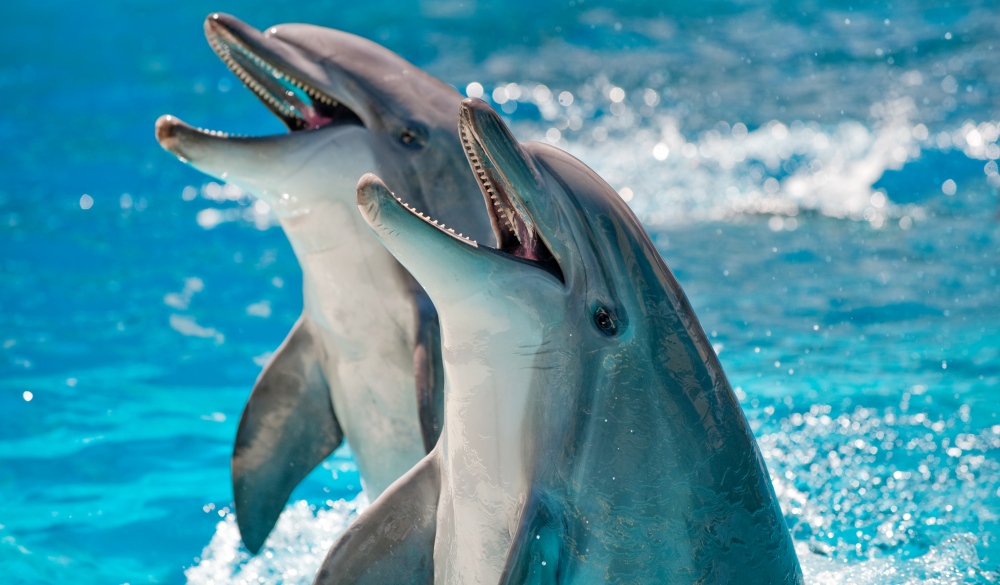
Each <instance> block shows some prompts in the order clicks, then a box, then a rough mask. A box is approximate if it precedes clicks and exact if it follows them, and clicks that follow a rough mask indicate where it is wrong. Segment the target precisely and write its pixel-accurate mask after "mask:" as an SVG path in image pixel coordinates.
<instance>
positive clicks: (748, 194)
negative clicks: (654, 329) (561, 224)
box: [0, 0, 1000, 585]
mask: <svg viewBox="0 0 1000 585" xmlns="http://www.w3.org/2000/svg"><path fill="white" fill-rule="evenodd" d="M362 4H363V5H362ZM210 10H224V11H228V12H231V13H233V14H236V15H237V16H239V17H241V18H243V19H244V20H246V21H248V22H249V23H251V24H253V25H255V26H258V27H265V26H267V25H270V24H275V23H280V22H290V21H301V22H311V23H316V24H323V25H327V26H334V27H338V28H342V29H345V30H349V31H352V32H355V33H357V34H361V35H363V36H366V37H368V38H372V39H374V40H377V41H379V42H381V43H383V44H385V45H387V46H389V47H390V48H392V49H394V50H396V51H398V52H400V53H401V54H403V55H404V56H406V57H407V58H409V59H411V60H412V61H414V62H415V63H417V64H418V65H420V66H422V67H425V68H427V69H428V70H430V71H431V72H432V73H434V74H435V75H438V76H439V77H441V78H443V79H445V80H446V81H448V82H450V83H452V84H454V85H455V86H456V87H458V88H459V89H460V90H462V91H468V92H470V93H473V94H478V93H479V92H480V91H481V92H483V94H484V95H485V96H486V97H488V98H490V99H492V100H493V103H494V104H495V105H496V106H497V107H498V108H501V109H502V110H503V111H504V112H505V114H506V115H507V116H508V118H509V120H510V121H511V123H512V124H513V126H514V128H515V131H516V132H517V134H518V135H519V136H520V137H522V138H524V139H541V140H549V141H551V142H555V143H556V144H558V145H559V146H561V147H563V148H566V149H568V150H570V151H571V152H573V153H574V154H576V155H578V156H580V157H581V158H583V159H584V160H585V162H587V163H588V164H590V165H591V166H593V167H594V168H595V169H596V170H598V172H600V173H601V174H602V175H603V176H604V177H606V178H607V179H608V180H609V182H610V183H611V184H612V186H614V187H615V188H616V189H619V190H620V192H621V194H622V196H623V198H625V199H627V200H628V201H629V203H630V204H631V205H632V206H633V208H634V209H635V211H636V213H637V214H639V216H640V217H641V218H642V219H643V221H644V222H645V223H646V225H647V226H648V228H649V230H650V232H651V234H652V236H653V238H654V240H655V241H656V243H657V245H658V247H659V249H660V250H661V252H662V253H663V255H664V258H665V259H666V260H667V262H668V264H669V265H670V266H671V267H672V268H673V270H674V271H675V273H676V274H677V277H678V279H679V280H680V282H681V283H682V285H683V286H684V288H685V290H686V291H687V293H688V295H689V297H690V298H691V301H692V304H693V305H694V308H695V310H696V311H697V313H698V315H699V317H700V318H701V321H702V324H703V325H704V327H705V329H706V331H708V332H709V334H710V335H711V336H712V339H713V342H714V343H715V344H716V350H717V351H718V352H719V356H720V358H721V360H722V363H723V365H724V367H725V368H726V371H727V373H728V375H729V377H730V380H731V381H732V383H733V386H734V387H737V388H738V391H737V393H738V395H739V397H740V400H741V402H742V404H743V406H744V409H745V410H746V413H747V416H748V418H749V419H750V421H751V424H752V426H753V428H754V430H755V432H756V433H757V437H758V440H759V441H760V444H761V447H762V449H763V452H764V456H765V458H766V460H767V464H768V466H769V469H770V471H771V474H772V477H773V478H774V483H775V488H776V490H777V491H778V494H779V499H780V500H781V502H782V506H783V509H784V511H785V514H786V520H787V521H788V523H789V526H790V529H791V531H792V533H793V535H794V537H795V538H796V541H797V543H798V545H799V549H800V557H801V559H802V562H803V565H804V568H805V570H806V574H807V577H809V579H810V581H812V582H815V583H838V584H839V583H871V584H875V583H919V582H930V583H990V582H997V581H998V580H1000V576H998V575H1000V553H998V546H1000V544H998V541H997V539H998V536H1000V416H998V414H1000V400H998V396H1000V394H998V393H1000V275H998V271H1000V255H998V245H1000V223H998V217H1000V216H998V212H1000V195H998V189H1000V178H998V174H997V166H996V159H998V158H1000V146H998V145H997V137H998V134H1000V68H998V67H996V63H997V62H1000V34H998V33H1000V12H997V10H996V7H995V6H994V5H993V4H992V3H990V2H985V1H984V2H965V3H951V4H948V3H941V2H931V1H920V2H909V3H899V5H896V4H893V5H888V4H884V3H878V4H875V3H850V2H829V3H826V4H825V5H824V4H822V3H818V2H795V3H793V2H781V3H770V2H740V3H722V2H703V3H680V2H676V3H665V2H655V3H654V2H630V3H624V2H612V3H607V4H598V3H596V2H592V1H591V0H587V1H585V2H581V1H579V0H576V1H569V2H563V3H559V4H558V5H557V4H555V3H552V4H544V3H538V2H527V1H516V2H507V3H502V4H501V3H485V2H482V3H476V2H459V1H455V0H423V1H422V2H418V3H407V4H405V5H403V4H401V5H396V4H395V3H392V2H387V1H381V2H368V3H343V2H309V3H299V4H297V5H287V6H282V5H279V4H276V3H264V2H240V3H237V2H231V1H228V2H219V3H216V4H212V5H196V3H194V2H170V3H167V2H142V3H140V2H120V1H119V2H104V3H98V4H94V3H69V2H63V3H58V4H56V3H48V4H46V5H38V6H35V5H31V4H29V3H16V4H14V5H11V6H7V7H5V9H4V10H3V15H4V17H5V18H4V24H5V27H4V34H3V35H0V90H2V92H3V95H4V99H3V101H2V107H0V141H2V142H0V143H2V144H3V145H4V146H3V150H2V155H3V156H0V177H2V180H0V567H2V568H3V576H2V577H0V581H2V582H4V583H50V582H63V581H72V582H75V583H126V582H127V583H132V584H133V585H134V584H136V583H166V582H169V583H173V582H183V581H185V580H188V581H190V582H192V583H210V582H213V581H214V582H216V583H218V582H265V583H277V582H283V583H302V582H309V581H310V580H311V576H312V573H313V571H314V570H315V567H316V566H317V564H318V563H319V560H320V559H321V557H322V555H323V553H324V552H325V550H326V548H327V547H328V546H329V544H330V543H331V542H332V540H333V539H334V538H335V537H336V534H337V532H338V531H339V530H341V529H342V528H343V526H344V524H345V523H346V522H347V521H349V519H350V518H351V517H352V515H353V514H354V513H356V510H357V509H358V507H360V506H363V505H364V499H363V496H361V498H360V499H359V500H353V501H352V499H353V498H354V497H355V496H356V495H357V494H358V493H359V490H360V484H359V481H358V476H357V472H356V469H355V468H354V467H353V464H352V462H351V459H350V452H349V450H346V449H342V450H341V451H338V453H337V454H335V456H334V457H333V458H331V460H330V461H328V462H327V463H326V464H325V465H324V466H323V467H322V468H320V469H318V470H317V471H316V472H314V473H313V474H312V475H311V476H310V477H309V478H308V480H307V481H306V482H305V483H304V484H303V485H302V486H301V487H300V489H299V490H298V491H297V492H296V493H295V494H294V495H293V498H292V501H293V503H292V504H291V505H290V508H289V509H288V510H287V511H286V514H285V515H284V516H283V518H282V520H281V523H280V524H279V526H278V528H277V530H276V532H275V534H274V535H273V536H272V539H271V541H269V543H268V544H269V546H268V548H267V549H266V551H265V553H264V554H263V555H262V556H260V557H257V558H255V559H252V560H251V559H250V558H249V557H248V555H247V554H246V552H245V551H242V550H241V549H239V548H238V537H237V536H236V530H235V525H234V523H233V520H232V517H231V514H230V513H229V507H230V506H231V494H230V487H229V468H228V463H229V454H230V449H231V443H232V438H233V436H234V434H235V427H236V422H237V420H238V416H239V413H240V410H241V408H242V406H243V403H244V401H245V399H246V397H247V395H248V393H249V389H250V387H251V385H252V383H253V380H254V378H255V377H256V375H257V373H258V371H259V369H260V364H261V363H263V361H264V360H266V358H267V355H268V352H270V351H272V350H273V349H274V348H275V347H276V346H277V345H278V344H279V343H280V341H281V339H282V338H283V337H284V335H285V333H286V332H287V331H288V329H289V327H290V326H291V324H292V322H293V321H294V319H295V318H296V317H297V315H298V313H299V311H300V309H301V282H300V278H301V275H300V272H299V270H298V267H297V265H296V263H295V259H294V256H293V254H292V252H291V249H290V248H289V246H288V244H287V242H286V240H285V238H284V236H283V234H282V232H281V230H280V229H279V228H277V227H275V226H274V222H273V220H272V218H271V216H270V214H269V212H268V210H267V209H265V208H259V207H254V206H253V202H252V201H249V200H248V199H247V198H246V196H245V195H242V194H241V192H240V191H239V190H238V189H234V188H232V187H228V186H221V185H218V184H214V183H212V182H211V181H210V180H209V179H208V178H207V177H204V176H202V175H200V174H198V173H196V172H195V171H193V170H191V169H189V168H187V167H185V166H183V165H181V164H180V163H179V162H177V161H176V160H174V159H173V158H172V157H170V156H168V155H167V154H166V153H164V152H162V151H161V150H160V148H159V147H158V146H157V144H156V142H155V141H154V139H153V132H152V124H153V122H154V120H155V119H156V117H157V116H158V115H160V114H163V113H173V114H177V115H179V116H181V117H182V118H183V119H185V120H187V121H188V122H191V123H193V124H195V125H199V126H207V127H211V128H217V129H222V130H226V131H231V132H240V133H248V134H269V133H276V132H281V131H283V130H282V127H281V125H280V124H279V123H278V122H277V121H276V120H275V119H274V118H273V117H272V116H271V115H270V114H268V113H267V111H266V110H265V109H264V108H263V107H262V106H261V105H260V104H259V103H258V102H257V100H256V99H255V98H254V97H253V96H252V95H251V94H250V92H247V91H245V90H243V89H242V88H241V87H240V86H239V84H238V82H237V81H236V80H235V79H234V78H233V77H232V76H231V75H230V74H229V73H228V71H227V70H226V69H225V67H224V66H223V65H222V64H221V63H220V62H219V61H218V60H217V59H216V58H215V57H214V55H213V53H212V52H211V50H210V49H209V48H208V46H207V44H206V43H205V42H204V40H203V37H202V33H201V21H202V19H203V18H204V16H205V15H206V14H207V13H208V12H209V11H210ZM570 98H572V99H570ZM206 210H207V211H206Z"/></svg>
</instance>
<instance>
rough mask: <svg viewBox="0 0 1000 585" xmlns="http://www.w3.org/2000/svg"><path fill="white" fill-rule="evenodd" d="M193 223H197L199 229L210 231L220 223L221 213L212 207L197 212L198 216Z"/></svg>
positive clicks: (221, 219)
mask: <svg viewBox="0 0 1000 585" xmlns="http://www.w3.org/2000/svg"><path fill="white" fill-rule="evenodd" d="M195 221H196V222H198V225H200V226H201V227H203V228H205V229H206V230H210V229H212V228H214V227H215V226H217V225H219V224H220V223H222V221H223V217H222V212H221V211H219V210H218V209H215V208H212V207H209V208H208V209H202V210H201V211H199V212H198V215H196V216H195Z"/></svg>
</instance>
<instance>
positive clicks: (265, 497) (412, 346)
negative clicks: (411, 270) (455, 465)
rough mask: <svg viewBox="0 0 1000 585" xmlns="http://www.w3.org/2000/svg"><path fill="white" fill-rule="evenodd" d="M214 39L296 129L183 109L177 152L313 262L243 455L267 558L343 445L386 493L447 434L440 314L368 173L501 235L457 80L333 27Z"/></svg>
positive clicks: (247, 501)
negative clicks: (260, 212) (306, 487)
mask: <svg viewBox="0 0 1000 585" xmlns="http://www.w3.org/2000/svg"><path fill="white" fill-rule="evenodd" d="M205 34H206V36H207V37H208V41H209V44H210V45H211V46H212V48H213V49H214V50H215V52H216V53H217V54H218V55H219V57H220V58H222V60H223V61H224V62H225V63H226V64H227V65H228V66H229V68H230V69H231V70H232V71H233V72H234V73H235V74H236V75H237V76H238V77H239V78H240V79H241V80H242V81H243V83H244V84H245V85H246V86H247V87H248V88H250V89H251V90H252V91H253V92H254V93H255V94H256V95H257V96H258V97H259V98H260V99H261V101H262V102H263V103H264V104H265V105H266V106H267V107H268V108H269V109H270V110H271V111H272V112H273V113H274V114H276V115H277V116H278V117H279V118H280V119H281V120H282V121H283V122H284V123H285V125H286V126H287V127H288V128H289V131H290V132H289V133H288V134H282V135H277V136H266V137H255V138H241V137H231V136H228V135H226V134H225V133H223V132H217V131H208V130H200V129H195V128H192V127H191V126H189V125H187V124H185V123H183V122H181V121H180V120H178V119H177V118H174V117H172V116H163V117H161V118H160V119H159V120H158V121H157V123H156V137H157V139H158V140H159V142H160V144H161V145H162V146H163V147H164V148H165V149H167V150H168V151H170V152H172V153H173V154H175V155H177V156H178V157H179V158H180V159H181V160H182V161H184V162H187V163H189V164H191V165H192V166H194V167H195V168H197V169H199V170H201V171H203V172H205V173H208V174H209V175H212V176H214V177H218V178H220V179H223V180H225V181H228V182H230V183H234V184H236V185H238V186H240V187H242V188H244V189H246V190H247V191H248V192H249V193H250V194H251V195H253V196H255V197H257V198H259V199H260V200H262V201H265V202H266V203H268V204H269V205H270V207H271V208H272V209H273V210H274V212H275V213H276V215H277V216H278V218H279V220H280V223H281V226H282V227H283V228H284V231H285V233H286V234H287V236H288V238H289V241H290V242H291V245H292V248H293V249H294V251H295V254H296V257H297V259H298V261H299V263H300V264H301V266H302V272H303V278H304V286H303V289H304V296H305V299H304V308H303V312H302V316H301V318H300V319H299V320H298V322H297V323H296V324H295V326H294V328H293V329H292V331H291V333H289V335H288V337H287V338H286V340H285V342H284V343H283V344H282V346H281V347H280V348H279V349H278V350H277V352H276V353H275V354H274V356H273V357H272V359H271V361H270V363H269V364H268V365H267V367H266V368H265V369H264V370H263V372H262V373H261V375H260V377H259V378H258V380H257V382H256V384H255V385H254V388H253V391H252V393H251V396H250V399H249V401H248V403H247V405H246V408H245V410H244V412H243V416H242V418H241V420H240V425H239V431H238V434H237V437H236V444H235V448H234V451H233V459H232V474H233V492H234V497H235V506H236V516H237V520H238V524H239V528H240V533H241V535H242V537H243V542H244V544H245V545H246V547H247V548H248V549H249V550H250V551H252V552H254V553H256V552H257V551H259V550H260V548H261V546H262V545H263V543H264V540H265V539H266V537H267V535H268V534H269V533H270V531H271V529H272V528H273V526H274V524H275V522H276V521H277V519H278V516H279V515H280V513H281V511H282V509H283V508H284V505H285V503H286V501H287V499H288V497H289V495H290V494H291V492H292V490H293V489H294V487H295V486H296V485H297V484H298V483H299V482H300V481H301V480H302V478H303V477H305V475H306V474H307V473H308V472H309V471H310V470H311V469H313V468H314V467H315V466H316V465H317V464H319V463H320V462H321V461H322V460H323V459H324V458H325V457H327V456H328V455H329V454H330V453H331V452H333V450H334V449H336V448H337V446H338V445H340V443H341V441H342V440H343V439H344V438H346V439H347V441H348V443H349V444H350V446H351V448H352V450H353V452H354V456H355V459H356V460H357V463H358V467H359V469H360V472H361V476H362V479H363V481H364V485H365V489H366V491H367V492H368V494H369V497H371V498H372V499H374V498H375V497H376V496H378V494H380V493H381V492H382V491H383V490H384V489H385V488H386V487H388V486H389V485H390V484H391V483H392V482H393V481H394V480H395V479H396V478H398V477H399V476H401V475H402V474H404V473H405V472H406V471H408V470H409V469H410V468H411V467H412V466H413V465H414V464H416V463H417V462H418V461H420V459H421V458H422V457H423V456H424V455H425V454H426V453H427V451H428V450H429V449H430V448H431V447H433V445H434V444H435V442H436V440H437V436H438V433H439V431H440V418H441V414H440V411H441V408H442V405H441V391H442V384H443V382H442V374H441V365H440V344H439V341H438V322H437V314H436V312H435V310H434V307H433V305H432V304H431V303H430V301H429V300H428V299H427V296H426V294H425V293H424V292H423V290H422V289H421V288H420V286H419V285H417V284H416V282H415V281H414V280H413V279H412V277H410V275H409V274H408V273H406V271H405V270H403V269H402V268H401V267H400V266H399V263H398V262H397V261H396V260H395V259H394V258H393V257H392V256H391V254H389V252H387V251H386V250H385V248H384V247H383V246H382V245H381V244H380V243H379V242H378V240H377V239H376V238H375V237H374V236H373V235H372V233H371V230H370V229H369V227H368V226H367V225H366V224H365V222H364V220H363V219H362V218H361V217H360V216H359V215H358V212H357V208H356V185H357V180H358V177H360V176H361V175H363V174H364V173H365V172H370V171H377V172H379V173H380V174H382V175H383V176H384V177H385V178H386V181H387V182H388V183H389V184H390V185H393V186H394V188H396V189H399V190H400V192H405V193H407V197H408V201H409V203H410V204H412V205H413V206H414V207H416V208H418V209H421V210H423V211H426V212H428V213H431V214H433V215H434V216H435V217H440V218H447V220H448V221H449V223H452V222H453V223H455V224H458V225H461V226H462V228H463V230H465V231H466V232H467V233H472V234H477V235H478V236H479V237H489V236H490V234H491V229H490V223H489V217H488V214H487V213H486V212H485V211H484V210H483V206H482V202H481V200H480V197H479V195H478V194H477V193H476V191H475V179H474V178H473V177H471V176H469V173H468V170H467V168H468V167H467V164H468V163H467V162H466V160H465V156H464V152H463V147H462V145H461V142H460V139H459V136H458V134H457V132H456V129H455V124H454V112H455V111H456V110H457V108H458V107H459V103H460V101H461V99H462V98H461V96H460V95H459V94H458V93H457V92H456V91H455V90H454V89H453V88H451V87H450V86H448V85H446V84H444V83H442V82H441V81H438V80H437V79H435V78H433V77H431V76H430V75H427V74H426V73H424V72H423V71H421V70H420V69H418V68H417V67H414V66H413V65H411V64H410V63H408V62H406V61H405V60H403V59H402V58H400V57H399V56H398V55H396V54H394V53H392V52H391V51H389V50H388V49H385V48H384V47H381V46H379V45H377V44H375V43H373V42H370V41H367V40H365V39H362V38H359V37H356V36H354V35H351V34H348V33H344V32H340V31H336V30H331V29H327V28H322V27H318V26H310V25H304V24H285V25H279V26H275V27H271V28H268V29H267V30H266V31H264V32H263V33H262V32H260V31H258V30H256V29H254V28H252V27H250V26H249V25H247V24H245V23H243V22H241V21H239V20H237V19H236V18H234V17H232V16H228V15H224V14H212V15H210V16H209V17H208V18H207V20H206V21H205ZM442 186H444V187H442ZM428 194H433V197H430V196H428Z"/></svg>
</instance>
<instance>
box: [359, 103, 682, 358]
mask: <svg viewBox="0 0 1000 585" xmlns="http://www.w3.org/2000/svg"><path fill="white" fill-rule="evenodd" d="M459 135H460V137H461V140H462V143H463V146H464V148H465V153H466V157H467V159H468V161H469V164H470V165H471V167H472V170H473V174H474V175H475V177H476V179H477V183H478V184H479V188H480V190H481V191H482V193H483V196H484V197H485V200H486V206H487V208H488V211H489V216H490V219H491V224H492V228H493V231H494V237H495V239H496V241H497V247H496V248H491V247H487V246H484V245H481V243H480V242H473V241H472V240H470V239H467V238H462V237H457V235H455V234H452V233H450V232H448V231H447V230H442V229H441V228H440V227H439V226H437V225H435V224H434V222H433V220H430V219H429V218H424V217H422V216H421V214H419V213H417V212H415V211H413V210H410V209H407V208H406V206H405V204H403V203H402V202H401V201H397V200H396V199H395V198H394V197H393V196H392V195H391V194H390V193H389V191H388V189H387V188H385V186H383V185H381V184H380V183H379V181H378V180H377V179H376V178H374V177H370V176H369V177H366V178H364V179H362V181H361V183H360V184H359V191H358V198H359V199H358V201H359V205H360V206H361V209H362V213H363V214H364V215H365V217H366V219H367V220H368V222H369V223H370V224H371V225H372V226H373V227H374V228H375V231H376V234H377V235H379V237H380V238H381V239H382V240H383V243H385V244H386V245H387V246H388V247H389V249H390V251H392V252H393V254H394V255H395V256H396V257H397V258H398V259H399V260H400V261H401V262H402V263H403V264H404V266H406V267H407V268H408V269H409V270H410V272H411V273H412V274H413V275H414V277H416V278H417V280H418V281H420V283H421V285H422V286H424V288H425V289H426V290H427V292H428V294H430V296H431V298H432V299H433V300H435V303H436V304H437V305H438V306H439V307H441V309H440V310H439V312H440V314H441V319H442V324H443V325H445V323H446V322H447V321H454V322H455V323H461V322H463V321H464V320H465V317H467V316H471V315H479V316H480V317H479V318H478V319H473V320H472V323H475V324H476V326H478V325H481V324H484V318H485V316H490V315H499V317H498V318H499V319H501V320H504V319H506V320H510V319H511V317H510V316H511V315H522V317H523V319H522V320H523V322H524V324H525V326H526V327H530V328H533V329H535V330H537V331H536V332H535V333H536V335H535V337H536V338H537V339H539V340H543V339H548V338H552V337H554V336H560V335H566V336H569V335H570V334H572V335H574V336H575V337H574V345H575V346H576V347H578V348H585V349H586V350H587V351H591V350H592V351H600V352H605V351H608V352H613V351H614V348H613V346H614V345H615V344H619V345H620V344H622V343H627V342H628V341H629V340H631V339H633V338H634V336H635V333H636V330H640V329H645V328H649V327H656V326H657V325H658V324H652V323H650V322H649V319H648V317H649V316H650V315H658V314H661V313H664V312H667V311H668V307H669V306H673V305H676V304H677V303H678V302H681V303H686V300H683V297H682V296H681V297H680V298H678V297H677V294H678V293H680V289H679V287H677V285H676V282H675V281H674V280H673V277H672V275H670V272H669V270H668V269H667V268H666V266H665V265H664V264H663V261H662V259H661V258H660V256H659V254H658V253H657V252H656V250H655V248H654V247H653V245H652V243H651V242H650V241H649V238H648V236H647V235H646V233H645V231H644V229H643V228H642V226H641V224H640V223H639V221H638V220H637V219H636V218H635V216H634V215H633V214H632V212H631V211H630V210H629V209H628V207H627V205H626V204H625V203H624V202H623V201H622V199H621V198H620V197H619V196H618V194H617V193H616V192H615V191H614V190H613V189H612V188H611V187H610V186H609V185H608V184H607V183H606V182H605V181H604V180H602V179H601V178H600V177H599V176H598V175H597V174H596V173H594V172H593V171H592V170H590V169H589V168H588V167H586V166H585V165H584V164H583V163H581V162H580V161H578V160H577V159H575V158H573V157H572V156H570V155H569V154H566V153H565V152H563V151H561V150H559V149H557V148H554V147H551V146H548V145H545V144H540V143H525V144H520V143H519V142H518V141H517V140H516V139H515V138H514V136H513V135H512V134H511V132H510V130H509V129H508V128H507V126H506V125H505V124H504V122H503V121H502V120H501V118H500V117H499V116H498V115H497V114H496V112H494V111H493V110H492V108H490V107H489V106H488V105H487V104H486V103H485V102H483V101H481V100H477V99H467V100H465V101H463V102H462V105H461V108H460V115H459ZM681 295H682V293H681ZM439 299H440V300H439ZM456 299H457V300H460V302H461V305H462V306H463V307H467V310H466V312H465V314H464V315H462V316H461V317H457V318H455V319H454V320H452V319H449V317H448V314H449V313H453V312H454V309H453V308H452V307H453V306H454V301H455V300H456ZM473 305H476V306H473ZM526 312H527V313H530V315H523V314H524V313H526ZM699 331H700V329H699ZM540 342H541V341H540ZM587 348H589V349H587ZM502 353H503V352H497V355H499V354H502Z"/></svg>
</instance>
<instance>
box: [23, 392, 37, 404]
mask: <svg viewBox="0 0 1000 585" xmlns="http://www.w3.org/2000/svg"><path fill="white" fill-rule="evenodd" d="M34 397H35V395H34V394H33V393H32V392H31V391H30V390H25V391H24V393H23V394H21V398H24V401H25V402H31V400H32V399H33V398H34Z"/></svg>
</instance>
